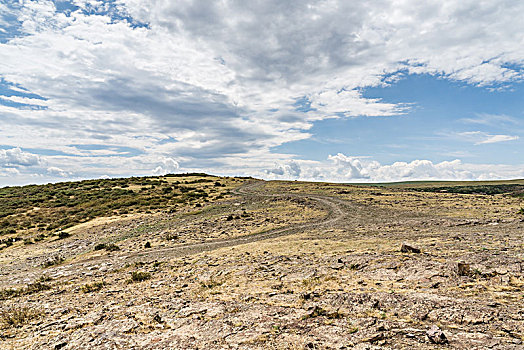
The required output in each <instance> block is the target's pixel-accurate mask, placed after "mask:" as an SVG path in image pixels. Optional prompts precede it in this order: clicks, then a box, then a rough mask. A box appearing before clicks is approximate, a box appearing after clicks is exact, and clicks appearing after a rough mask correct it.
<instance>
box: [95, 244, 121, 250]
mask: <svg viewBox="0 0 524 350" xmlns="http://www.w3.org/2000/svg"><path fill="white" fill-rule="evenodd" d="M102 249H105V250H107V251H109V252H114V251H117V250H120V247H119V246H117V245H116V244H113V243H98V244H97V245H95V250H102Z"/></svg>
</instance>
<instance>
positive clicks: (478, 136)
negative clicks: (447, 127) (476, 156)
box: [458, 131, 519, 145]
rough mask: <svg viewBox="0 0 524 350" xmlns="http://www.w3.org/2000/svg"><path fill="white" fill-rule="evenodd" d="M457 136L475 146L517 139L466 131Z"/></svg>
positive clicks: (516, 137)
mask: <svg viewBox="0 0 524 350" xmlns="http://www.w3.org/2000/svg"><path fill="white" fill-rule="evenodd" d="M458 135H459V136H461V137H463V138H464V139H465V140H467V141H471V142H475V145H482V144H487V143H497V142H505V141H514V140H518V139H519V137H518V136H516V135H491V134H488V133H486V132H482V131H467V132H461V133H458Z"/></svg>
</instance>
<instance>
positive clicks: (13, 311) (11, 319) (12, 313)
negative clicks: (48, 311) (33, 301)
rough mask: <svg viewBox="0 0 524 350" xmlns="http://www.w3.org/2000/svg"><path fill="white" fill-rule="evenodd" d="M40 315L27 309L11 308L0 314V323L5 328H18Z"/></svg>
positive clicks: (38, 312)
mask: <svg viewBox="0 0 524 350" xmlns="http://www.w3.org/2000/svg"><path fill="white" fill-rule="evenodd" d="M41 314H42V313H41V312H40V311H36V310H34V309H31V308H28V307H25V306H24V307H13V308H10V309H7V310H3V311H1V312H0V322H2V323H3V324H4V325H6V326H7V327H20V326H22V325H24V324H26V323H28V322H29V321H31V320H32V319H34V318H37V317H39V316H40V315H41Z"/></svg>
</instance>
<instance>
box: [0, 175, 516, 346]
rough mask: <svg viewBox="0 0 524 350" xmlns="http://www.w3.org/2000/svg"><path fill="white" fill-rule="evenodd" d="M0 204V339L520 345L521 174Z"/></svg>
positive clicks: (7, 191)
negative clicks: (449, 180)
mask: <svg viewBox="0 0 524 350" xmlns="http://www.w3.org/2000/svg"><path fill="white" fill-rule="evenodd" d="M36 197H38V201H36V200H35V201H32V200H31V199H32V198H36ZM0 201H3V204H2V203H0V206H2V208H0V209H1V213H0V214H1V216H0V228H1V229H2V230H3V231H2V232H1V233H2V236H0V240H1V241H0V306H1V310H0V348H1V349H441V348H449V349H524V241H523V236H524V209H523V208H524V181H506V182H488V183H467V182H465V183H431V182H426V183H416V182H415V183H399V184H375V185H348V184H329V183H306V182H296V181H294V182H282V181H271V182H265V181H262V180H256V179H251V178H225V177H212V176H207V175H204V174H188V175H184V176H182V175H176V176H166V177H156V178H154V177H153V178H131V179H128V180H97V181H94V180H93V181H87V182H79V183H67V184H57V185H46V186H29V187H20V188H4V189H0ZM115 203H118V205H117V204H115Z"/></svg>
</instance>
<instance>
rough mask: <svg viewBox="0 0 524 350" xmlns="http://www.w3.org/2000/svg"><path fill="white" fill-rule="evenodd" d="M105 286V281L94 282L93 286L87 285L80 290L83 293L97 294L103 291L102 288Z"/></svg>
mask: <svg viewBox="0 0 524 350" xmlns="http://www.w3.org/2000/svg"><path fill="white" fill-rule="evenodd" d="M104 285H105V283H104V282H103V281H101V282H93V283H91V284H89V283H86V284H84V285H83V286H82V288H80V289H81V290H82V292H84V293H91V292H97V291H99V290H100V289H102V287H103V286H104Z"/></svg>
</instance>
